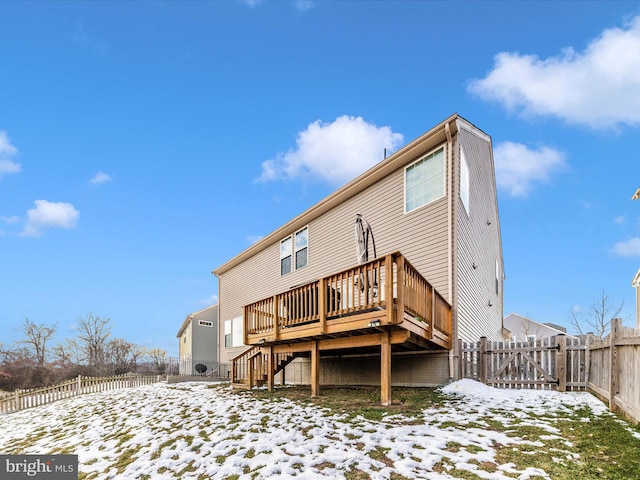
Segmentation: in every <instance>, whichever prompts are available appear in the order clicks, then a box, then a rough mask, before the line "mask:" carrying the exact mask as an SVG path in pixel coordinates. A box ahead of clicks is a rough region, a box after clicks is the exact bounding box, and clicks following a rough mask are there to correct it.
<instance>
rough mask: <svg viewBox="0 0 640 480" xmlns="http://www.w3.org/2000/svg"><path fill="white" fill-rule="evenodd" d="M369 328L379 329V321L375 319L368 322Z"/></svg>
mask: <svg viewBox="0 0 640 480" xmlns="http://www.w3.org/2000/svg"><path fill="white" fill-rule="evenodd" d="M368 326H369V327H379V326H380V319H379V318H376V319H375V320H371V321H370V322H369V325H368Z"/></svg>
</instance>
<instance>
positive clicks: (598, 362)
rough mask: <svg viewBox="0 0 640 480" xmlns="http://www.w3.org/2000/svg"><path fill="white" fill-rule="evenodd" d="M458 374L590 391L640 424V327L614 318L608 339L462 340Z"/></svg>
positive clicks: (495, 382)
mask: <svg viewBox="0 0 640 480" xmlns="http://www.w3.org/2000/svg"><path fill="white" fill-rule="evenodd" d="M458 348H459V350H458V351H459V352H460V363H459V372H458V374H459V378H472V379H475V380H478V381H480V382H482V383H485V384H487V385H492V386H494V387H499V388H528V389H545V390H557V391H561V392H564V391H585V390H589V391H591V392H593V393H595V394H596V395H598V396H599V397H601V398H603V399H605V400H607V401H608V402H609V408H610V410H612V411H619V412H621V413H623V414H625V415H626V416H627V417H629V418H630V419H631V420H633V421H635V422H640V329H633V328H627V327H623V326H622V324H621V320H620V319H619V318H614V319H612V321H611V334H610V335H609V336H608V337H607V338H605V339H604V340H599V339H597V340H596V339H595V338H594V337H593V336H587V337H580V338H574V337H567V336H565V335H557V336H555V337H550V338H545V339H542V340H538V341H536V342H530V343H529V342H493V341H489V340H487V339H486V338H481V339H480V341H479V342H462V341H459V343H458Z"/></svg>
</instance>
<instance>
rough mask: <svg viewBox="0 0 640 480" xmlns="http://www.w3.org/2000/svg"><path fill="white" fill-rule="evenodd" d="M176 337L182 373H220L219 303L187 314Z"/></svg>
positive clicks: (180, 372)
mask: <svg viewBox="0 0 640 480" xmlns="http://www.w3.org/2000/svg"><path fill="white" fill-rule="evenodd" d="M176 337H177V338H178V342H179V348H178V350H179V362H180V363H179V368H178V370H179V374H180V375H214V374H215V375H218V305H212V306H210V307H207V308H203V309H202V310H198V311H197V312H193V313H190V314H189V315H187V316H186V317H185V319H184V321H183V322H182V325H181V326H180V330H178V334H177V335H176Z"/></svg>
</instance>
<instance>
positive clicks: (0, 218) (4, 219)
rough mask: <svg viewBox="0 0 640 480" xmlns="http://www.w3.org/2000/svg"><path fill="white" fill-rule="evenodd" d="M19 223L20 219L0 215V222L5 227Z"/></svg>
mask: <svg viewBox="0 0 640 480" xmlns="http://www.w3.org/2000/svg"><path fill="white" fill-rule="evenodd" d="M19 221H20V218H19V217H16V216H12V217H7V216H5V215H0V222H2V223H5V224H7V225H13V224H14V223H17V222H19Z"/></svg>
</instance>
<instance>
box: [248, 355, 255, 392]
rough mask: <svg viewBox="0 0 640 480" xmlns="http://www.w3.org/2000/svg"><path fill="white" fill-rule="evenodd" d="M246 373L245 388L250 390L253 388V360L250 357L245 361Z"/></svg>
mask: <svg viewBox="0 0 640 480" xmlns="http://www.w3.org/2000/svg"><path fill="white" fill-rule="evenodd" d="M247 373H248V378H247V388H248V389H249V390H251V389H252V388H253V379H254V376H255V375H254V372H253V358H251V357H250V358H248V359H247Z"/></svg>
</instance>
